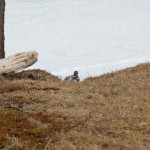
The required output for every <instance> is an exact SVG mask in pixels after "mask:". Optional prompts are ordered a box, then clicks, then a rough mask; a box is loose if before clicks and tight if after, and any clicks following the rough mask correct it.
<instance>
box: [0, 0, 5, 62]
mask: <svg viewBox="0 0 150 150" xmlns="http://www.w3.org/2000/svg"><path fill="white" fill-rule="evenodd" d="M4 16H5V0H0V59H1V58H5V50H4V40H5V37H4Z"/></svg>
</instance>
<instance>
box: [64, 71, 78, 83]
mask: <svg viewBox="0 0 150 150" xmlns="http://www.w3.org/2000/svg"><path fill="white" fill-rule="evenodd" d="M64 80H65V81H77V82H79V81H80V78H79V76H78V71H74V74H73V75H70V76H67V77H66V78H65V79H64Z"/></svg>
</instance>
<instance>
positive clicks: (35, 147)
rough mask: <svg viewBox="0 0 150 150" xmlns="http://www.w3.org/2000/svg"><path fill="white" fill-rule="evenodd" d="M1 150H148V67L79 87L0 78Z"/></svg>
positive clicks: (30, 76) (37, 73)
mask: <svg viewBox="0 0 150 150" xmlns="http://www.w3.org/2000/svg"><path fill="white" fill-rule="evenodd" d="M0 149H2V150H103V149H104V150H105V149H106V150H150V63H145V64H140V65H138V66H136V67H132V68H127V69H124V70H121V71H116V72H114V73H108V74H105V75H102V76H99V77H89V78H87V79H85V80H84V81H82V82H79V83H76V82H67V81H61V80H60V79H59V78H58V77H55V76H53V75H51V74H50V73H47V72H46V71H42V70H28V71H22V72H20V73H15V74H5V75H3V76H0Z"/></svg>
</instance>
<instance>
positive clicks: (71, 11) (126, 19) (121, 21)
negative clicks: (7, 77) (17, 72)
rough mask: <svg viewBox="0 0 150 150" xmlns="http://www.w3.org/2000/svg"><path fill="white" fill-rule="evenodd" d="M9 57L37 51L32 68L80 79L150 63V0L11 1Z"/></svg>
mask: <svg viewBox="0 0 150 150" xmlns="http://www.w3.org/2000/svg"><path fill="white" fill-rule="evenodd" d="M5 39H6V40H5V49H6V55H7V56H8V55H11V54H14V53H17V52H22V51H30V50H35V51H37V52H38V53H39V61H38V62H37V63H36V64H35V65H34V66H32V67H31V68H40V69H44V70H47V71H49V72H51V73H53V74H55V75H58V76H62V77H63V78H64V77H65V76H66V75H70V74H72V73H73V71H74V70H78V71H79V75H80V77H81V79H84V78H86V77H88V76H96V75H100V74H103V73H106V72H110V71H115V70H118V69H121V68H125V67H130V66H134V65H136V64H138V63H142V62H147V61H150V1H149V0H21V1H20V0H6V16H5Z"/></svg>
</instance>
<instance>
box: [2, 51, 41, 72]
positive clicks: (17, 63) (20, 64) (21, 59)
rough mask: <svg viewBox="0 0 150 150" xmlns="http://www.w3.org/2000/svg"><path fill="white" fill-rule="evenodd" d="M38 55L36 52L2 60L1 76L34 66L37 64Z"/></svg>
mask: <svg viewBox="0 0 150 150" xmlns="http://www.w3.org/2000/svg"><path fill="white" fill-rule="evenodd" d="M37 57H38V53H37V52H35V51H31V52H22V53H17V54H15V55H12V56H9V57H6V58H4V59H0V74H2V73H11V72H16V71H19V70H22V69H25V68H27V67H29V66H32V65H33V64H34V63H35V62H37V60H38V59H37Z"/></svg>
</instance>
